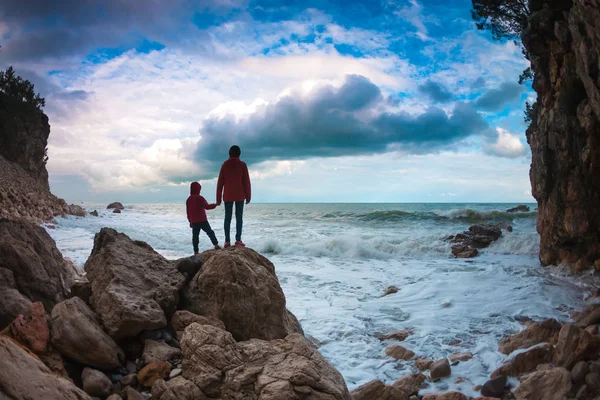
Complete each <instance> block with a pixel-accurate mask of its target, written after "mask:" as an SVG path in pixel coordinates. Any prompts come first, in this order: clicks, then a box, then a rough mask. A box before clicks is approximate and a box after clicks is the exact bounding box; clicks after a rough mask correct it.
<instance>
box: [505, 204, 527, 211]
mask: <svg viewBox="0 0 600 400" xmlns="http://www.w3.org/2000/svg"><path fill="white" fill-rule="evenodd" d="M529 211H530V209H529V207H528V206H526V205H525V204H519V205H518V206H516V207H513V208H509V209H508V210H506V212H509V213H514V212H529Z"/></svg>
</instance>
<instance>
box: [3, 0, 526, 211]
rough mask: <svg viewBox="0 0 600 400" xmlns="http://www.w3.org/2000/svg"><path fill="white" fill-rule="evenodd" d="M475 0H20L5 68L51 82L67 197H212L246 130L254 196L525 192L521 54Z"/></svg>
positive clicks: (492, 196)
mask: <svg viewBox="0 0 600 400" xmlns="http://www.w3.org/2000/svg"><path fill="white" fill-rule="evenodd" d="M470 5H471V3H470V1H458V0H456V1H432V0H421V1H417V0H410V1H392V0H388V1H375V0H373V1H341V0H328V1H326V0H309V1H302V2H300V1H292V0H269V1H243V0H217V1H185V0H176V1H171V2H164V1H159V0H153V1H146V2H138V1H134V0H108V1H102V2H100V1H93V0H89V1H86V2H83V3H81V2H79V1H77V0H64V1H60V2H59V1H50V2H48V1H44V0H25V1H22V2H20V3H19V4H15V5H13V6H12V7H11V8H10V9H9V8H5V6H0V44H1V45H2V51H1V52H0V66H2V67H7V66H8V65H13V66H14V67H15V69H16V70H17V72H18V73H20V74H21V75H22V76H24V77H26V78H28V79H30V80H31V81H32V82H34V83H35V84H36V88H37V89H38V90H39V91H40V92H41V93H42V95H44V96H46V99H47V102H46V103H47V106H46V108H45V111H46V113H47V114H48V115H49V117H50V123H51V126H52V132H51V135H50V142H49V155H50V161H49V164H48V169H49V172H50V184H51V187H52V190H53V191H54V192H55V194H57V195H59V196H61V197H65V198H66V199H68V200H101V201H104V200H110V199H126V201H179V200H181V199H182V198H184V197H185V196H186V194H187V193H188V186H189V182H190V181H192V180H199V181H201V182H202V184H203V187H204V189H203V193H204V195H205V196H206V197H207V198H208V199H209V201H210V199H211V198H212V197H213V196H214V186H215V177H216V174H217V173H218V169H219V166H220V164H221V163H222V162H223V161H224V160H225V159H226V158H227V150H228V148H229V146H230V145H232V144H238V145H240V146H241V148H242V159H245V160H246V161H247V162H248V164H249V166H250V171H251V178H252V182H253V188H254V195H253V199H254V200H255V201H257V202H288V201H290V202H305V201H310V202H524V201H531V200H532V197H531V194H530V184H529V178H528V172H529V164H530V158H531V157H530V152H529V148H528V146H527V142H526V139H525V134H524V132H525V129H526V125H525V123H524V122H523V109H524V104H525V101H527V100H529V101H532V100H533V99H535V93H534V92H533V91H532V90H531V88H530V87H527V86H520V85H518V84H517V80H518V76H519V73H520V72H521V71H522V70H523V69H525V68H526V67H527V65H528V63H527V61H526V60H525V59H524V58H523V56H522V54H521V50H520V48H519V47H518V46H517V45H515V44H513V43H511V42H494V41H492V40H491V37H490V35H489V34H488V33H487V32H481V31H477V30H476V28H475V25H474V23H473V22H472V21H471V19H470Z"/></svg>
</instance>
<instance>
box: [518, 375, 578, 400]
mask: <svg viewBox="0 0 600 400" xmlns="http://www.w3.org/2000/svg"><path fill="white" fill-rule="evenodd" d="M570 390H571V374H569V371H567V370H566V369H564V368H551V369H547V370H542V371H536V372H533V373H531V374H529V375H527V376H526V377H525V378H524V379H523V380H521V384H520V385H519V387H518V388H517V389H516V390H515V392H514V394H515V398H516V400H564V399H566V398H567V394H568V393H569V391H570Z"/></svg>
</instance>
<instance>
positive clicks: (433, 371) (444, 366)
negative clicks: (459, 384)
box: [429, 358, 452, 381]
mask: <svg viewBox="0 0 600 400" xmlns="http://www.w3.org/2000/svg"><path fill="white" fill-rule="evenodd" d="M451 373H452V370H451V369H450V363H449V362H448V359H447V358H442V359H441V360H437V361H434V362H433V363H432V364H431V365H430V366H429V376H430V377H431V380H432V381H435V380H438V379H441V378H445V377H447V376H450V374H451Z"/></svg>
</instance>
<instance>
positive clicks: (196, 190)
mask: <svg viewBox="0 0 600 400" xmlns="http://www.w3.org/2000/svg"><path fill="white" fill-rule="evenodd" d="M200 190H202V185H201V184H199V183H198V182H192V184H191V185H190V194H191V195H194V194H196V195H198V194H200Z"/></svg>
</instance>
